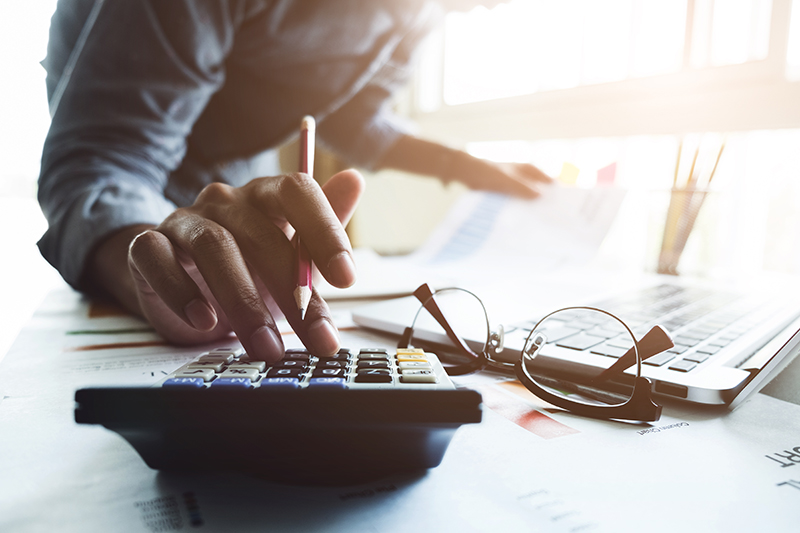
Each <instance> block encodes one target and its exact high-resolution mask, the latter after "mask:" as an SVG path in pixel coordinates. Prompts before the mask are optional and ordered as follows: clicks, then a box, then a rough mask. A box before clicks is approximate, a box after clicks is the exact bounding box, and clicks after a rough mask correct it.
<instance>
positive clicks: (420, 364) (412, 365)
mask: <svg viewBox="0 0 800 533" xmlns="http://www.w3.org/2000/svg"><path fill="white" fill-rule="evenodd" d="M397 366H399V367H400V369H401V370H403V369H406V368H407V369H409V370H413V369H416V370H430V369H431V364H430V363H429V362H428V361H400V362H399V363H398V364H397Z"/></svg>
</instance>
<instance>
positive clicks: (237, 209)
mask: <svg viewBox="0 0 800 533" xmlns="http://www.w3.org/2000/svg"><path fill="white" fill-rule="evenodd" d="M363 188H364V181H363V178H362V177H361V175H360V174H359V173H357V172H356V171H353V170H348V171H344V172H340V173H339V174H337V175H335V176H334V177H332V178H331V179H330V180H329V181H328V182H327V183H326V184H325V187H324V188H320V187H319V185H318V184H317V183H316V182H314V181H313V180H312V179H311V178H309V177H308V176H307V175H305V174H293V175H283V176H277V177H272V178H260V179H255V180H253V181H251V182H250V183H248V184H247V185H245V186H243V187H239V188H234V187H231V186H228V185H223V184H219V183H215V184H212V185H209V186H208V187H206V188H205V189H204V190H203V191H202V192H201V193H200V195H199V196H198V198H197V201H196V202H195V203H194V205H192V206H191V207H187V208H182V209H178V210H176V211H175V212H174V213H172V214H171V215H170V216H169V217H167V219H166V220H164V222H163V223H161V224H160V225H159V226H158V227H156V228H152V229H147V230H145V231H143V232H141V233H139V234H138V235H137V236H136V237H135V238H134V239H133V241H132V242H131V244H130V247H129V250H128V254H127V263H128V266H129V269H130V270H129V272H130V274H129V276H130V278H131V280H132V283H127V285H128V287H129V289H127V291H128V292H131V291H132V292H134V293H135V301H136V302H138V309H137V310H138V311H139V312H140V313H141V314H142V315H144V316H145V317H146V318H147V319H148V321H149V322H150V323H151V324H152V325H153V327H154V328H155V329H156V330H157V331H158V332H159V333H160V334H161V335H162V336H163V337H164V338H166V339H167V340H169V341H171V342H174V343H178V344H198V343H205V342H211V341H214V340H217V339H221V338H224V337H226V336H227V335H228V334H229V333H230V331H231V330H232V331H234V332H235V333H236V335H237V337H238V338H239V340H240V341H241V343H242V345H243V347H244V348H245V350H246V351H247V352H248V354H250V355H251V356H252V357H254V358H256V359H264V360H267V361H275V360H278V359H279V358H281V357H282V356H283V341H282V340H281V336H280V333H279V332H278V330H277V328H276V326H275V321H274V319H273V312H277V309H278V308H279V309H280V310H282V311H283V313H284V315H285V316H286V318H287V320H288V321H289V323H290V324H291V325H292V327H293V328H294V330H295V332H296V333H297V335H298V336H299V337H300V339H301V340H302V341H303V343H304V344H305V345H306V346H308V347H309V348H310V349H312V350H314V351H315V352H316V353H317V354H319V355H331V354H333V353H335V352H336V350H337V349H338V348H339V338H338V332H337V330H336V327H335V326H334V324H333V321H332V319H331V315H330V310H329V309H328V307H327V305H326V304H325V302H324V300H323V299H322V298H321V297H320V296H319V295H318V294H317V293H316V292H314V294H313V296H312V298H311V302H310V304H309V308H308V310H307V311H306V317H305V320H300V315H299V312H298V311H297V308H296V304H295V301H294V298H293V296H292V292H293V290H294V288H295V287H294V285H295V283H296V276H297V273H296V271H295V269H296V266H295V251H294V248H293V246H292V244H291V242H290V238H291V236H292V234H293V232H294V230H296V231H297V233H298V234H299V235H300V237H301V239H302V240H303V243H304V244H305V246H306V247H307V248H308V250H309V253H310V254H311V257H312V259H313V260H314V262H315V264H316V265H317V267H318V269H319V271H320V273H321V274H322V275H323V276H324V277H325V279H327V280H328V281H329V282H330V283H331V284H332V285H334V286H336V287H347V286H349V285H351V284H352V283H353V282H354V281H355V266H354V264H353V259H352V255H351V254H352V250H351V247H350V243H349V241H348V238H347V235H346V234H345V232H344V225H346V224H347V222H348V220H349V219H350V217H351V216H352V214H353V212H354V210H355V207H356V205H357V203H358V200H359V198H360V196H361V193H362V191H363ZM136 229H141V228H136ZM123 233H124V232H123ZM128 238H129V237H128ZM124 239H125V236H124V235H123V236H120V237H119V240H122V241H124ZM111 248H113V247H107V248H106V249H109V250H110V249H111ZM103 252H104V250H103V249H101V250H99V253H100V257H99V258H98V259H97V260H95V261H94V264H95V265H97V266H98V267H100V268H101V269H103V272H101V278H104V279H106V282H105V284H106V285H109V284H112V283H114V276H109V273H108V270H109V268H110V267H112V266H113V265H109V264H108V262H107V261H106V262H104V261H103ZM120 285H121V286H125V285H126V283H121V284H120ZM109 289H110V290H111V291H112V292H116V295H117V297H118V298H119V299H120V300H121V301H123V303H127V304H128V306H129V307H134V305H135V304H132V301H133V300H134V298H132V297H131V295H130V294H122V295H120V294H119V292H120V290H121V289H119V288H116V289H114V288H109ZM270 308H272V311H270Z"/></svg>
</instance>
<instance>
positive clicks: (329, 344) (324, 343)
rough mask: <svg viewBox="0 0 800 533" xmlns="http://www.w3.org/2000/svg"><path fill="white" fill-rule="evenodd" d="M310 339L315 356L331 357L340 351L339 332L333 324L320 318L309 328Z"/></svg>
mask: <svg viewBox="0 0 800 533" xmlns="http://www.w3.org/2000/svg"><path fill="white" fill-rule="evenodd" d="M308 337H309V340H310V341H311V344H312V345H313V347H314V353H315V355H321V356H323V357H327V356H331V355H333V354H335V353H336V351H337V350H338V349H339V332H338V331H336V328H334V327H333V324H331V323H330V322H328V321H327V320H325V319H324V318H320V319H319V320H317V321H316V322H314V323H313V324H311V326H310V327H309V328H308Z"/></svg>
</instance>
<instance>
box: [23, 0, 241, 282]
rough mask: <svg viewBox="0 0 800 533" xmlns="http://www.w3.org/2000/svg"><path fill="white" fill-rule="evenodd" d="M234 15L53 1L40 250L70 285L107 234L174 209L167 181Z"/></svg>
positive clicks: (172, 4) (205, 9) (193, 7)
mask: <svg viewBox="0 0 800 533" xmlns="http://www.w3.org/2000/svg"><path fill="white" fill-rule="evenodd" d="M90 5H91V7H92V8H94V13H93V14H94V15H96V18H95V19H94V21H93V24H92V13H91V10H90V9H89V8H88V7H87V6H90ZM240 11H241V10H239V9H238V8H237V7H235V6H233V5H232V4H231V3H230V2H223V1H217V0H209V1H200V0H196V1H192V0H184V1H179V0H170V1H168V2H163V1H160V0H151V1H145V0H142V1H116V0H114V1H106V2H100V1H94V2H92V1H89V0H87V1H83V2H82V1H81V0H76V1H74V2H72V3H70V2H65V1H62V2H59V8H58V10H57V11H56V13H55V15H54V16H53V19H52V22H51V29H50V35H51V37H50V43H49V44H48V56H47V58H46V59H45V61H44V62H43V65H44V66H45V68H46V70H47V72H48V97H49V98H50V103H51V109H50V112H51V115H52V122H51V126H50V130H49V132H48V135H47V138H46V140H45V145H44V150H43V154H42V166H41V172H40V176H39V191H38V196H39V203H40V205H41V207H42V211H43V212H44V214H45V216H46V218H47V221H48V229H47V231H46V233H45V234H44V236H43V237H42V238H41V240H40V241H39V248H40V250H41V252H42V255H44V257H45V258H46V259H47V260H48V261H49V262H50V263H51V264H52V265H53V266H55V267H56V268H57V269H58V270H59V272H61V275H62V276H63V277H64V279H65V280H66V281H67V282H69V283H70V284H71V285H72V286H74V287H76V288H80V287H79V283H80V277H81V274H82V271H83V269H84V264H85V262H86V258H87V256H88V254H89V253H90V252H91V251H92V249H93V248H94V247H95V246H96V245H97V244H98V243H99V242H100V241H101V240H102V239H103V238H104V237H105V236H107V235H109V234H111V233H113V232H115V231H117V230H119V229H122V228H124V227H126V226H130V225H133V224H140V223H151V224H158V223H160V222H161V221H162V220H163V219H164V218H165V217H166V216H167V215H168V214H169V213H171V212H172V211H173V210H174V209H175V206H174V205H173V204H172V203H171V202H169V201H168V200H167V199H166V198H165V197H164V188H165V186H166V183H167V178H168V176H169V174H170V172H172V171H173V170H174V169H175V168H176V167H177V166H178V165H179V163H180V162H181V160H182V159H183V156H184V153H185V150H186V138H187V136H188V135H189V133H190V131H191V129H192V125H193V124H194V123H195V121H196V120H197V118H198V116H199V115H200V113H201V112H202V110H203V109H204V108H205V106H206V104H207V102H208V100H209V99H210V97H211V96H212V95H213V94H214V93H215V92H216V91H217V90H218V89H219V88H220V87H221V85H222V83H223V82H224V79H225V71H224V61H225V58H226V55H227V54H228V53H229V51H230V49H231V47H232V44H233V35H234V29H235V25H236V23H237V20H240V18H241V13H240ZM87 13H89V15H88V16H85V15H86V14H87ZM80 14H83V15H84V16H78V15H80ZM87 21H89V22H88V23H87ZM89 26H91V29H90V30H89ZM87 30H88V33H87ZM82 39H85V40H84V41H83V46H80V45H81V40H82ZM76 43H77V45H76ZM70 45H71V53H65V51H64V50H63V47H64V46H67V47H69V46H70ZM56 47H58V48H56ZM54 97H55V98H54ZM59 97H60V99H59ZM56 101H57V104H56V103H55V102H56Z"/></svg>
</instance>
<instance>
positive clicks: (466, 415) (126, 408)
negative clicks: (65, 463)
mask: <svg viewBox="0 0 800 533" xmlns="http://www.w3.org/2000/svg"><path fill="white" fill-rule="evenodd" d="M75 401H76V402H77V405H76V409H75V420H76V421H77V422H78V423H79V424H100V425H102V426H104V427H106V428H108V429H111V430H113V431H115V432H117V433H119V434H120V435H121V436H122V437H124V438H125V439H126V440H127V441H128V442H129V443H130V444H131V445H132V446H133V447H134V448H135V449H136V451H137V452H138V453H139V455H140V456H141V457H142V459H144V461H145V462H146V463H147V465H148V466H150V467H151V468H154V469H157V470H163V471H183V472H194V473H198V472H208V471H211V470H237V471H241V472H245V473H249V474H252V475H255V476H261V477H265V478H268V479H270V480H273V481H279V482H286V483H295V484H352V483H361V482H366V481H371V480H374V479H378V478H381V477H385V476H387V475H390V474H395V473H405V472H413V471H423V470H424V469H427V468H432V467H435V466H437V465H438V464H439V463H440V462H441V460H442V457H443V456H444V453H445V450H446V449H447V446H448V445H449V443H450V439H451V438H452V437H453V435H454V433H455V431H456V430H457V429H458V428H459V426H461V425H462V424H470V423H477V422H480V420H481V396H480V394H479V393H478V392H476V391H472V390H466V389H464V390H461V389H456V387H455V385H454V384H453V382H452V381H451V380H450V378H449V377H448V376H447V373H446V372H445V370H444V368H443V367H442V365H441V363H440V362H439V359H438V357H437V356H436V355H435V354H433V353H430V352H425V351H423V350H421V349H397V350H386V349H382V348H364V349H360V350H350V349H342V350H340V351H339V352H338V353H337V354H336V355H334V356H333V357H324V358H323V357H316V356H315V355H313V354H312V353H310V352H309V351H307V350H305V349H287V350H286V353H285V357H284V358H283V359H282V360H281V361H279V362H277V363H275V364H272V365H268V364H267V363H265V362H264V361H256V360H251V359H250V358H249V357H248V356H247V354H246V353H245V352H244V351H243V350H242V349H241V348H236V347H233V348H228V347H226V348H217V349H214V350H211V351H207V352H204V353H202V354H200V355H199V356H198V357H197V358H195V359H194V360H193V361H191V362H189V363H187V364H185V365H183V366H182V367H180V368H179V369H177V370H176V371H174V372H173V373H171V374H170V375H169V376H167V377H165V378H164V379H162V380H161V381H160V382H159V383H157V384H156V385H154V386H153V387H127V388H122V387H120V388H113V387H104V388H86V389H81V390H78V391H77V392H76V393H75Z"/></svg>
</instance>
